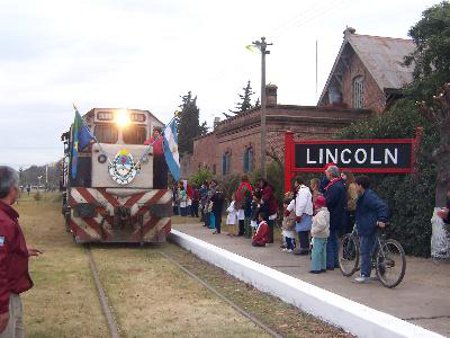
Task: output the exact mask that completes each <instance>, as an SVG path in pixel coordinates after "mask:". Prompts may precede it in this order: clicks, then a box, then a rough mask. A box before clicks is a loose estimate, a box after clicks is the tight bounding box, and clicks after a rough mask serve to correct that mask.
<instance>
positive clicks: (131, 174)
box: [108, 149, 138, 185]
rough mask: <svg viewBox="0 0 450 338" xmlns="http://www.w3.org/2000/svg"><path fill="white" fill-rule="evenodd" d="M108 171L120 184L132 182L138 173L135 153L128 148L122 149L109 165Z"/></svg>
mask: <svg viewBox="0 0 450 338" xmlns="http://www.w3.org/2000/svg"><path fill="white" fill-rule="evenodd" d="M108 171H109V175H110V176H111V178H112V179H113V181H114V182H116V183H117V184H120V185H126V184H129V183H131V181H133V180H134V178H135V177H136V174H137V173H138V170H137V169H136V166H135V163H134V160H133V155H132V154H131V153H130V152H129V151H128V150H127V149H122V150H121V151H119V152H118V153H117V154H116V156H115V157H114V159H113V160H112V162H111V163H110V164H109V166H108Z"/></svg>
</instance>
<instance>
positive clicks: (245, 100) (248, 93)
mask: <svg viewBox="0 0 450 338" xmlns="http://www.w3.org/2000/svg"><path fill="white" fill-rule="evenodd" d="M242 90H243V91H244V93H243V94H239V98H240V99H241V102H238V103H237V104H236V108H235V109H234V110H232V109H229V112H230V113H232V114H234V115H238V114H241V113H244V112H246V111H247V110H249V109H251V108H253V105H252V102H251V100H252V95H253V94H255V92H254V91H253V89H252V86H251V84H250V80H249V81H248V82H247V86H245V87H244V88H242ZM224 115H225V116H226V117H228V116H227V114H225V113H224Z"/></svg>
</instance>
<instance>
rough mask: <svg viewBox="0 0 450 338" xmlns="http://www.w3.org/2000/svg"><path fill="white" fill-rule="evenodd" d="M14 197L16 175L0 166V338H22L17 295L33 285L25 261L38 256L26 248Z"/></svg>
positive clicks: (22, 328)
mask: <svg viewBox="0 0 450 338" xmlns="http://www.w3.org/2000/svg"><path fill="white" fill-rule="evenodd" d="M18 196H19V175H18V173H17V172H16V171H15V170H14V169H12V168H10V167H6V166H0V338H23V337H25V331H24V324H23V316H22V302H21V300H20V296H19V295H20V294H21V293H22V292H25V291H27V290H29V289H31V288H32V286H33V282H32V281H31V278H30V275H29V273H28V258H29V257H30V256H38V255H39V254H41V251H39V250H37V249H31V248H27V245H26V242H25V237H24V236H23V233H22V229H21V228H20V225H19V222H18V218H19V214H18V213H17V212H16V211H15V210H14V209H13V208H12V207H11V205H13V204H14V202H15V201H16V200H17V198H18Z"/></svg>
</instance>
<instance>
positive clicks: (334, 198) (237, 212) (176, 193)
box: [173, 163, 450, 283]
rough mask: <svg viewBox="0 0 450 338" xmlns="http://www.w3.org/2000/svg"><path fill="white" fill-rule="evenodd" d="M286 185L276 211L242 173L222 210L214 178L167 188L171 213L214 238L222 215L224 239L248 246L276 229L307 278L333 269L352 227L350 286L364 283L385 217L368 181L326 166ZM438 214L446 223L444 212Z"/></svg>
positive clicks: (266, 186)
mask: <svg viewBox="0 0 450 338" xmlns="http://www.w3.org/2000/svg"><path fill="white" fill-rule="evenodd" d="M292 187H293V188H292V191H290V192H288V193H286V194H285V196H284V200H283V204H282V209H281V208H279V206H278V202H277V200H276V198H275V195H274V188H273V186H272V185H271V184H270V183H269V182H268V181H267V180H265V179H263V178H261V179H259V180H257V182H256V184H255V185H253V186H252V185H251V184H250V182H249V179H248V177H247V175H243V176H242V177H241V180H240V183H239V186H238V187H237V189H236V191H235V192H234V193H233V196H232V198H231V201H227V203H228V205H227V206H225V203H226V199H225V196H224V192H223V189H222V187H221V186H220V184H218V182H217V181H216V180H215V179H212V180H210V181H209V182H204V183H203V184H202V185H201V186H200V187H196V186H194V185H192V186H191V185H188V184H187V183H186V182H183V183H179V184H176V185H174V187H173V201H174V214H180V215H182V216H191V217H199V218H200V220H201V222H203V223H204V226H205V227H206V228H208V229H210V231H211V232H212V233H213V234H220V233H221V230H222V215H223V214H224V212H226V215H227V216H226V223H227V225H229V226H232V229H234V230H233V231H231V232H230V233H229V235H231V236H247V237H249V238H251V244H252V245H253V246H254V247H265V246H267V245H270V243H273V242H274V229H275V228H276V227H277V225H279V226H280V227H281V234H282V243H281V249H282V250H283V251H284V252H286V253H290V254H295V255H301V256H309V255H310V258H311V265H310V272H311V273H313V274H319V273H323V272H326V271H327V270H334V269H335V268H339V260H338V248H339V238H340V237H341V236H342V235H343V234H345V233H349V232H352V230H353V227H354V226H355V224H356V228H357V231H358V235H359V238H360V254H361V257H360V259H361V273H360V276H359V277H357V278H356V282H359V283H364V282H366V281H368V280H369V278H370V274H371V270H372V263H371V255H372V253H373V251H374V250H375V246H376V243H377V240H376V239H377V229H379V228H384V227H385V226H386V223H387V221H388V216H389V211H388V206H387V204H386V203H385V202H384V201H383V200H382V199H381V198H380V197H379V196H378V195H377V194H376V193H375V192H374V191H373V190H372V189H371V188H370V180H369V178H368V177H367V176H358V177H356V178H355V177H354V175H353V174H352V172H351V171H349V170H342V171H341V170H339V168H338V167H337V166H336V165H334V164H333V163H330V164H328V165H327V166H325V168H324V173H323V175H322V176H321V177H320V178H313V179H311V180H310V181H309V182H306V181H305V180H304V179H303V178H302V177H300V176H298V177H296V178H295V179H294V180H293V184H292ZM449 200H450V194H449ZM449 207H450V205H449ZM439 216H440V217H442V218H443V219H444V220H445V221H446V222H448V218H449V214H448V209H445V210H443V211H442V212H440V213H439Z"/></svg>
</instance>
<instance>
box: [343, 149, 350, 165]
mask: <svg viewBox="0 0 450 338" xmlns="http://www.w3.org/2000/svg"><path fill="white" fill-rule="evenodd" d="M345 153H348V154H350V155H351V154H352V151H351V150H350V149H348V148H345V149H344V150H342V151H341V163H342V164H349V163H350V162H351V161H352V160H351V159H350V158H347V159H345V158H344V155H345Z"/></svg>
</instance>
